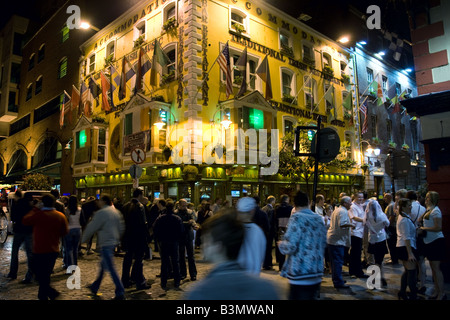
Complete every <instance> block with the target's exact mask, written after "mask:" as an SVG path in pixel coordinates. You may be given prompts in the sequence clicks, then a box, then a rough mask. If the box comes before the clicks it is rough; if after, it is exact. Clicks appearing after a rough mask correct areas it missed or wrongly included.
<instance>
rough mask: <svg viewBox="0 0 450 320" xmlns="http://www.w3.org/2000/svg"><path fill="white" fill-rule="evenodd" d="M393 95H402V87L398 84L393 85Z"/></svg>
mask: <svg viewBox="0 0 450 320" xmlns="http://www.w3.org/2000/svg"><path fill="white" fill-rule="evenodd" d="M395 93H396V94H397V95H401V94H402V85H401V84H400V83H398V82H396V83H395Z"/></svg>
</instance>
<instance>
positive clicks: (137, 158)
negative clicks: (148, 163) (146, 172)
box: [131, 148, 146, 164]
mask: <svg viewBox="0 0 450 320" xmlns="http://www.w3.org/2000/svg"><path fill="white" fill-rule="evenodd" d="M145 158H146V154H145V151H144V150H143V149H141V148H134V149H133V150H131V160H133V162H134V163H136V164H141V163H143V162H144V161H145Z"/></svg>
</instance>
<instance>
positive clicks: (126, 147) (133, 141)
mask: <svg viewBox="0 0 450 320" xmlns="http://www.w3.org/2000/svg"><path fill="white" fill-rule="evenodd" d="M135 148H140V149H142V150H144V151H149V150H150V130H146V131H141V132H138V133H133V134H129V135H127V136H125V137H123V154H128V153H130V152H131V151H132V150H133V149H135Z"/></svg>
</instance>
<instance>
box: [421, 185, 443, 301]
mask: <svg viewBox="0 0 450 320" xmlns="http://www.w3.org/2000/svg"><path fill="white" fill-rule="evenodd" d="M438 202H439V194H438V193H437V192H435V191H429V192H428V193H427V195H426V196H425V205H426V207H427V211H426V212H425V213H424V214H423V216H422V217H421V219H420V222H419V225H422V226H421V227H420V228H419V230H420V231H419V233H420V232H426V234H425V236H424V238H423V242H424V244H425V246H424V252H425V257H426V258H427V259H428V261H429V262H430V266H431V272H432V274H433V280H434V293H435V295H434V296H432V297H430V298H431V299H438V300H445V299H446V298H447V297H446V295H445V294H444V277H443V275H442V271H441V260H443V259H444V257H445V240H444V234H443V233H442V213H441V210H440V209H439V207H438V206H437V205H438Z"/></svg>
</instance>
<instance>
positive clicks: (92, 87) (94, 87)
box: [89, 76, 100, 100]
mask: <svg viewBox="0 0 450 320" xmlns="http://www.w3.org/2000/svg"><path fill="white" fill-rule="evenodd" d="M89 90H90V91H91V94H92V98H93V99H94V100H95V99H97V98H98V97H99V96H100V88H99V86H98V84H97V83H96V82H95V80H94V78H92V76H90V77H89Z"/></svg>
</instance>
